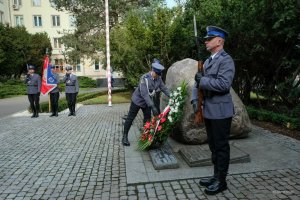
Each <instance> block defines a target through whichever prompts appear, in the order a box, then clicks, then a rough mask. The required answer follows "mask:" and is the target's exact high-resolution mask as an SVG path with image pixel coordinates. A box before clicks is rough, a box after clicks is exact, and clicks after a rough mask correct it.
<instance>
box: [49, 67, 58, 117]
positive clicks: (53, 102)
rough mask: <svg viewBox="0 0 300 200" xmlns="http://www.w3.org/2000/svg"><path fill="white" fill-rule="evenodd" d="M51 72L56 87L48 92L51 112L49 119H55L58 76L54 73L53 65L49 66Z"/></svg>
mask: <svg viewBox="0 0 300 200" xmlns="http://www.w3.org/2000/svg"><path fill="white" fill-rule="evenodd" d="M51 71H52V74H53V78H54V79H55V80H56V82H57V86H56V87H55V88H54V89H53V90H51V92H50V103H51V112H52V114H51V115H50V117H54V116H55V117H57V116H58V99H59V87H58V83H59V75H58V74H57V73H56V71H55V66H53V65H52V66H51Z"/></svg>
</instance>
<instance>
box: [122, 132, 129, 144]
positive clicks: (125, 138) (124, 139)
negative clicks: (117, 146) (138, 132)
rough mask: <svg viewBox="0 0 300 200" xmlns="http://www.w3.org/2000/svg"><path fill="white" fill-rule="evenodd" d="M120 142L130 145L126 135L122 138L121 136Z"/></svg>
mask: <svg viewBox="0 0 300 200" xmlns="http://www.w3.org/2000/svg"><path fill="white" fill-rule="evenodd" d="M122 144H123V145H124V146H130V143H129V141H128V135H125V134H124V135H123V138H122Z"/></svg>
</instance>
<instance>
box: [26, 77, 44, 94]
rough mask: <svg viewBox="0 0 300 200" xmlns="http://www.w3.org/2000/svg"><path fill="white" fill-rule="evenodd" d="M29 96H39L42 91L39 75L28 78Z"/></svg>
mask: <svg viewBox="0 0 300 200" xmlns="http://www.w3.org/2000/svg"><path fill="white" fill-rule="evenodd" d="M25 83H26V84H27V94H37V93H38V92H40V91H41V77H40V75H38V74H31V75H27V76H26V80H25Z"/></svg>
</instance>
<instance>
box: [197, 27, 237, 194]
mask: <svg viewBox="0 0 300 200" xmlns="http://www.w3.org/2000/svg"><path fill="white" fill-rule="evenodd" d="M206 31H207V35H206V36H205V45H206V49H207V50H208V51H209V52H210V53H211V56H210V57H209V58H208V59H207V60H206V61H205V63H204V73H203V74H202V73H201V72H198V73H197V74H196V75H195V82H196V83H195V86H194V88H193V92H192V104H193V108H194V112H197V110H198V96H197V95H198V89H199V88H201V89H202V90H203V93H204V104H203V115H204V123H205V127H206V132H207V138H208V144H209V148H210V151H211V152H212V157H211V158H212V163H213V165H214V175H213V176H212V177H208V178H203V179H201V180H200V185H202V186H205V187H206V189H205V190H204V191H205V193H206V194H208V195H214V194H217V193H219V192H222V191H224V190H226V189H227V183H226V176H227V172H228V167H229V160H230V147H229V134H230V127H231V121H232V116H233V115H234V106H233V102H232V98H231V95H230V92H229V91H230V87H231V84H232V81H233V78H234V73H235V66H234V62H233V60H232V58H231V56H230V55H229V54H228V53H226V52H225V51H224V49H223V46H224V42H225V38H226V37H227V36H228V33H227V31H225V30H224V29H221V28H219V27H216V26H208V27H207V28H206ZM197 87H198V88H197Z"/></svg>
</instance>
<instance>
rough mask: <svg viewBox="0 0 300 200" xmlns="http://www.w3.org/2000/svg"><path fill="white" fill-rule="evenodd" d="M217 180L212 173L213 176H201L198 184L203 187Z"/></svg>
mask: <svg viewBox="0 0 300 200" xmlns="http://www.w3.org/2000/svg"><path fill="white" fill-rule="evenodd" d="M216 180H217V177H216V176H215V175H214V176H211V177H206V178H201V179H200V181H199V184H200V185H201V186H205V187H208V186H210V185H211V184H212V183H213V182H215V181H216Z"/></svg>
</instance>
